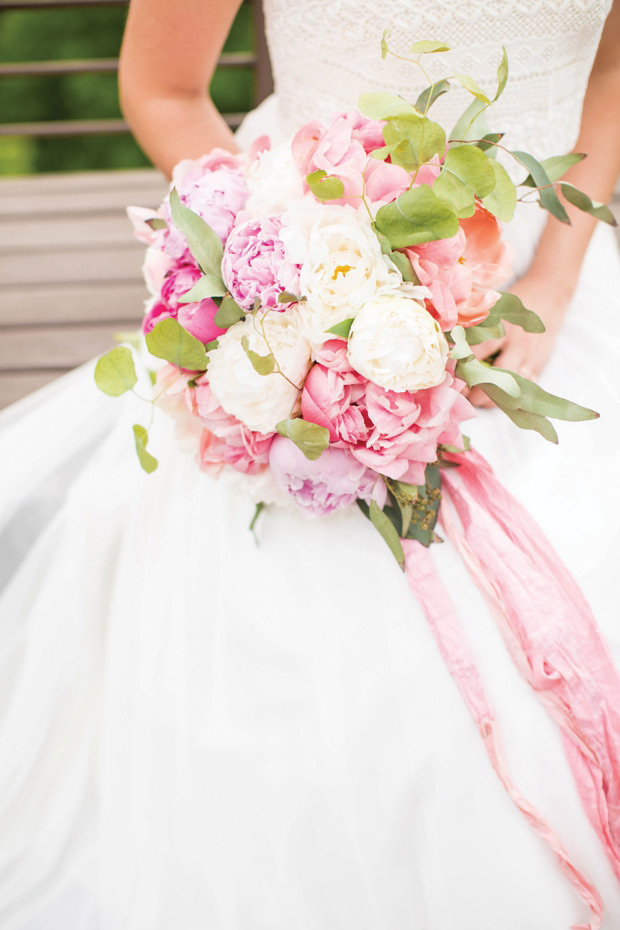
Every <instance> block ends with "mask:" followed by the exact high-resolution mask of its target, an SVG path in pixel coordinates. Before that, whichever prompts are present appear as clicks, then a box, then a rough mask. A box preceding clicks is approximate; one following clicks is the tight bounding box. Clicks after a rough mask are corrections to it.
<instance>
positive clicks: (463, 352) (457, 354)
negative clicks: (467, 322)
mask: <svg viewBox="0 0 620 930" xmlns="http://www.w3.org/2000/svg"><path fill="white" fill-rule="evenodd" d="M450 338H451V339H452V342H453V343H454V345H453V346H452V348H451V349H450V357H451V358H456V359H460V358H470V356H473V352H472V351H471V349H470V347H469V343H468V342H467V337H466V335H465V328H464V327H463V326H455V327H454V328H453V329H451V330H450Z"/></svg>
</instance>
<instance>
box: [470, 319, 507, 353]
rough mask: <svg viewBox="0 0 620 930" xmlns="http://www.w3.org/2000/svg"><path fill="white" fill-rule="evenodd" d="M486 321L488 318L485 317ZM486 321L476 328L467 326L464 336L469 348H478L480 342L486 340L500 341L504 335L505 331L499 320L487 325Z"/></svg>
mask: <svg viewBox="0 0 620 930" xmlns="http://www.w3.org/2000/svg"><path fill="white" fill-rule="evenodd" d="M487 320H488V317H487ZM487 320H484V321H483V322H482V323H478V324H477V325H476V326H468V327H467V328H466V330H465V336H466V339H467V342H468V343H469V345H470V346H478V345H480V343H481V342H486V341H487V340H488V339H501V338H502V336H505V335H506V329H505V327H504V325H503V324H502V321H501V320H497V322H495V323H491V324H488V323H487Z"/></svg>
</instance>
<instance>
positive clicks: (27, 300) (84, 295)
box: [0, 280, 148, 329]
mask: <svg viewBox="0 0 620 930" xmlns="http://www.w3.org/2000/svg"><path fill="white" fill-rule="evenodd" d="M147 296H148V294H147V290H146V286H145V285H144V283H143V282H142V281H141V280H140V281H136V282H135V283H134V282H130V283H127V282H109V281H106V282H104V283H101V284H97V285H86V284H65V285H57V286H48V287H45V286H42V285H41V286H35V287H18V288H5V289H4V290H0V324H1V325H9V324H10V325H13V326H14V325H16V324H17V325H20V324H22V325H25V326H28V325H31V326H32V325H38V324H50V323H81V322H84V321H86V322H100V323H105V322H108V321H115V320H118V321H122V322H123V326H124V328H127V329H131V328H132V327H133V326H136V327H137V326H139V325H140V320H141V318H142V313H143V309H144V301H145V299H146V298H147Z"/></svg>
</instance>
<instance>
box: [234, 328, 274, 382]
mask: <svg viewBox="0 0 620 930" xmlns="http://www.w3.org/2000/svg"><path fill="white" fill-rule="evenodd" d="M241 348H242V349H243V351H244V352H245V354H246V355H247V357H248V358H249V360H250V364H251V365H252V368H253V369H254V371H255V372H256V374H258V375H270V374H271V373H272V372H273V370H274V368H275V367H276V360H275V358H274V356H273V354H272V353H271V352H269V353H268V354H267V355H259V354H258V352H254V350H253V349H251V348H250V341H249V339H248V337H247V336H242V338H241Z"/></svg>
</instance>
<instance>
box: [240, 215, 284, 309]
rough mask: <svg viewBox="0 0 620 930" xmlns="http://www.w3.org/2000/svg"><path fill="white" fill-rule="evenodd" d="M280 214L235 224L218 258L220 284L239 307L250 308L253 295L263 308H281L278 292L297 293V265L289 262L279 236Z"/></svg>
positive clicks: (282, 305)
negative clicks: (224, 285)
mask: <svg viewBox="0 0 620 930" xmlns="http://www.w3.org/2000/svg"><path fill="white" fill-rule="evenodd" d="M282 225H283V224H282V219H281V217H280V216H267V217H265V218H263V219H250V220H246V221H245V222H242V223H240V224H239V225H238V226H235V227H234V228H233V230H232V232H231V234H230V235H229V237H228V239H227V240H226V246H225V248H224V258H223V260H222V276H223V278H224V283H225V284H226V287H227V288H228V290H229V291H230V293H231V295H232V296H233V297H234V299H235V300H236V301H237V303H238V304H239V306H240V307H243V308H244V309H245V310H251V308H252V306H253V305H254V300H255V298H258V299H259V300H260V302H261V305H262V306H263V307H271V308H273V309H276V310H284V309H285V308H286V304H279V303H278V295H279V294H281V293H282V291H290V292H292V293H298V291H299V268H300V266H299V265H294V264H293V263H292V262H290V261H289V260H288V259H287V257H286V253H285V250H284V243H283V242H282V240H281V239H280V235H279V233H280V229H281V228H282Z"/></svg>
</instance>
